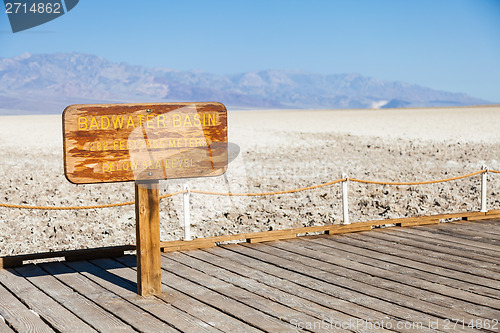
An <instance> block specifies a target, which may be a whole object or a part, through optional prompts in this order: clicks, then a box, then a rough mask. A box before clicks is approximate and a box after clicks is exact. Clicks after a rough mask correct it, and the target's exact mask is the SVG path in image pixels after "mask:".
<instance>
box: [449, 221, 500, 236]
mask: <svg viewBox="0 0 500 333" xmlns="http://www.w3.org/2000/svg"><path fill="white" fill-rule="evenodd" d="M450 224H451V225H457V226H460V228H461V229H463V230H467V231H472V232H475V233H478V234H485V235H487V236H488V237H493V238H496V239H498V238H500V228H495V226H494V225H492V224H489V225H488V224H483V225H481V224H477V223H470V221H467V223H464V222H462V221H460V222H450Z"/></svg>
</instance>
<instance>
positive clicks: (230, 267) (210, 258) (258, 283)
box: [169, 248, 385, 332]
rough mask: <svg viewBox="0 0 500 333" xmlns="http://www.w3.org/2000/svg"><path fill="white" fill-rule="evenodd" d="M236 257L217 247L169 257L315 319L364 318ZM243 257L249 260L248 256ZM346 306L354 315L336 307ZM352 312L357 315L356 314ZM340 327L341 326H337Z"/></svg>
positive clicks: (341, 303)
mask: <svg viewBox="0 0 500 333" xmlns="http://www.w3.org/2000/svg"><path fill="white" fill-rule="evenodd" d="M221 252H223V253H224V255H222V256H219V255H220V254H221ZM216 254H217V255H216ZM187 255H188V256H189V257H192V258H196V259H198V261H202V262H203V264H201V263H199V262H193V261H192V260H189V261H188V260H186V259H185V256H187ZM235 256H238V254H237V253H234V252H231V251H226V250H224V249H221V248H218V249H214V250H207V251H191V252H189V253H184V254H183V256H179V258H175V257H172V256H169V257H170V258H173V259H176V260H177V259H179V260H181V261H182V262H184V263H187V264H189V266H190V267H197V269H198V270H203V271H204V272H206V273H208V274H210V275H212V276H214V277H218V278H221V279H224V281H227V282H230V283H234V284H236V285H238V286H239V287H241V288H245V289H247V290H248V291H251V292H253V293H256V294H259V295H261V296H264V297H268V298H270V299H272V300H273V301H275V302H279V303H281V304H284V305H287V306H289V307H291V308H294V309H296V310H298V311H301V312H304V313H306V314H309V315H311V316H314V317H316V318H318V319H319V321H323V320H325V321H326V322H330V320H331V321H332V322H333V323H340V324H341V323H344V324H346V323H349V322H356V321H357V320H366V318H362V317H360V316H359V312H358V311H356V310H358V308H356V307H355V306H352V305H351V304H349V303H347V302H345V301H342V300H339V299H336V298H333V297H331V296H329V295H325V294H323V293H320V292H317V291H314V290H312V289H308V288H305V287H303V286H301V285H298V284H296V283H294V282H292V281H289V280H285V279H282V278H279V277H276V276H273V275H271V274H268V273H265V272H263V271H259V270H256V269H253V268H250V267H249V266H247V265H243V264H239V263H238V261H237V260H233V259H234V258H235ZM230 258H233V259H230ZM243 260H245V261H246V262H248V259H247V258H244V259H243ZM210 266H212V267H210ZM221 272H223V274H221ZM229 272H232V273H233V274H230V273H229ZM348 308H350V309H352V313H353V315H347V314H345V313H343V312H340V311H337V310H336V309H342V310H343V311H344V312H346V309H348ZM355 315H357V317H356V316H355ZM317 322H318V321H317ZM339 327H342V326H341V325H339ZM358 331H359V332H383V331H385V330H384V329H381V328H378V329H377V328H376V327H373V328H371V329H369V330H366V329H364V328H363V327H362V326H360V327H359V328H358Z"/></svg>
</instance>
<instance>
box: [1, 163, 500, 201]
mask: <svg viewBox="0 0 500 333" xmlns="http://www.w3.org/2000/svg"><path fill="white" fill-rule="evenodd" d="M485 172H492V173H500V171H497V170H480V171H476V172H473V173H469V174H467V175H462V176H457V177H451V178H446V179H438V180H428V181H421V182H382V181H374V180H363V179H356V178H349V179H347V178H341V179H337V180H334V181H331V182H327V183H323V184H318V185H313V186H307V187H302V188H298V189H293V190H286V191H274V192H262V193H231V192H229V193H223V192H211V191H200V190H190V192H191V193H196V194H204V195H219V196H235V197H236V196H238V197H252V196H266V195H278V194H289V193H296V192H302V191H307V190H313V189H316V188H320V187H324V186H329V185H334V184H337V183H340V182H344V181H347V180H349V181H352V182H357V183H364V184H377V185H425V184H435V183H443V182H449V181H453V180H458V179H463V178H467V177H472V176H476V175H479V174H482V173H485ZM186 192H187V191H186V190H182V191H177V192H173V193H169V194H164V195H161V196H159V199H165V198H169V197H173V196H176V195H179V194H183V193H186ZM133 204H135V201H127V202H120V203H114V204H104V205H91V206H65V207H55V206H54V207H52V206H27V205H15V204H5V203H0V207H4V208H18V209H37V210H83V209H98V208H112V207H121V206H130V205H133Z"/></svg>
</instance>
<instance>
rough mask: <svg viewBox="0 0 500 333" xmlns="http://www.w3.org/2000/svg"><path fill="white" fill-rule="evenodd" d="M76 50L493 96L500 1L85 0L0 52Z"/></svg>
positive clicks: (0, 43)
mask: <svg viewBox="0 0 500 333" xmlns="http://www.w3.org/2000/svg"><path fill="white" fill-rule="evenodd" d="M25 52H31V53H53V52H83V53H90V54H95V55H99V56H102V57H104V58H107V59H109V60H112V61H124V62H127V63H130V64H137V65H144V66H149V67H155V66H162V67H168V68H174V69H180V70H191V69H197V70H201V71H206V72H211V73H217V74H234V73H240V72H246V71H254V70H265V69H298V70H304V71H308V72H314V73H322V74H338V73H360V74H362V75H366V76H371V77H375V78H379V79H383V80H397V81H404V82H409V83H416V84H421V85H424V86H428V87H431V88H435V89H441V90H447V91H451V92H464V93H467V94H469V95H471V96H474V97H479V98H483V99H486V100H489V101H493V102H500V0H429V1H428V0H350V1H348V0H345V1H335V0H324V1H323V0H301V1H298V0H295V1H294V0H267V1H260V0H247V1H244V0H231V1H219V0H210V1H208V0H204V1H201V0H200V1H189V0H186V1H179V0H176V1H172V0H164V1H159V0H158V1H152V0H142V1H137V0H135V1H133V0H80V2H79V4H78V5H77V6H76V7H75V8H74V9H73V10H72V11H70V12H69V13H67V14H65V15H63V16H62V17H59V18H57V19H55V20H53V21H51V22H48V23H46V24H44V25H41V26H39V27H36V28H32V29H30V30H26V31H24V32H19V33H16V34H13V33H12V32H11V30H10V26H9V22H8V18H7V15H6V14H5V11H4V10H3V11H2V12H1V13H0V57H13V56H17V55H20V54H22V53H25Z"/></svg>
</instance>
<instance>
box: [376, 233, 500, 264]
mask: <svg viewBox="0 0 500 333" xmlns="http://www.w3.org/2000/svg"><path fill="white" fill-rule="evenodd" d="M405 235H406V234H404V233H403V234H401V233H398V232H397V231H395V230H394V231H393V230H379V231H375V232H374V233H373V236H376V237H381V238H382V239H384V240H387V241H392V242H396V243H398V244H402V245H407V246H411V247H413V248H416V249H417V250H418V251H419V253H420V254H422V255H425V254H428V253H431V254H437V255H439V256H440V257H442V258H444V259H449V260H451V261H456V262H459V263H464V264H466V265H471V266H473V267H478V268H484V269H489V270H491V271H494V272H500V267H498V263H499V261H498V259H497V258H491V257H490V256H486V255H481V254H477V253H474V252H472V251H469V250H466V249H464V248H461V249H456V248H453V247H443V246H436V245H433V244H430V242H428V241H427V240H422V239H417V240H416V239H411V238H408V237H405Z"/></svg>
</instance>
